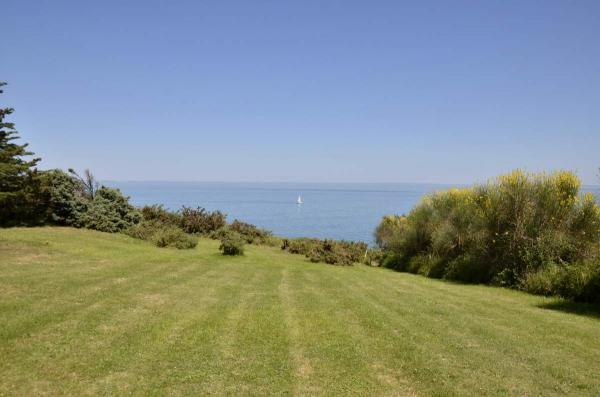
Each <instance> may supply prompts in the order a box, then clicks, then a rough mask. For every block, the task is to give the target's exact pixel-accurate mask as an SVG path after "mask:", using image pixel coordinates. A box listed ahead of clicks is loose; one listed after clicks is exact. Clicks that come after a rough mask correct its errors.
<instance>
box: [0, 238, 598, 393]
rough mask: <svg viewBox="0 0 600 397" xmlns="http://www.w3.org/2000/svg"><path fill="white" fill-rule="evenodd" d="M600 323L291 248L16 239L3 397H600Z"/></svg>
mask: <svg viewBox="0 0 600 397" xmlns="http://www.w3.org/2000/svg"><path fill="white" fill-rule="evenodd" d="M573 310H575V311H580V313H571V312H570V311H573ZM595 313H597V312H594V311H593V309H591V310H590V308H589V307H587V308H586V307H582V306H573V305H570V304H568V303H565V302H561V301H558V300H553V299H549V298H542V297H536V296H531V295H526V294H523V293H519V292H516V291H510V290H505V289H498V288H492V287H485V286H469V285H459V284H452V283H447V282H441V281H437V280H432V279H427V278H425V277H419V276H414V275H408V274H402V273H395V272H392V271H388V270H385V269H376V268H368V267H365V266H354V267H350V268H348V267H333V266H328V265H323V264H313V263H309V262H307V261H306V260H305V259H304V258H303V257H301V256H296V255H290V254H286V253H282V252H280V251H279V250H278V249H275V248H261V247H255V246H247V249H246V255H245V256H243V257H223V256H221V255H219V253H218V242H215V241H210V240H201V241H200V243H199V245H198V247H197V248H196V249H194V250H187V251H186V250H184V251H178V250H172V249H160V248H156V247H154V246H152V245H150V244H149V243H146V242H142V241H138V240H133V239H131V238H128V237H126V236H123V235H111V234H104V233H98V232H93V231H87V230H75V229H69V228H37V229H4V230H0V395H44V394H47V395H57V394H67V395H77V396H80V395H91V394H94V395H97V394H110V395H125V394H134V395H164V394H171V395H206V394H215V395H224V394H229V395H273V394H277V395H321V394H326V395H349V394H355V395H369V396H370V395H400V396H402V395H468V396H473V395H515V396H523V395H528V396H534V395H557V396H558V395H561V396H562V395H567V394H568V395H600V376H599V374H600V318H599V317H598V316H597V315H596V314H595Z"/></svg>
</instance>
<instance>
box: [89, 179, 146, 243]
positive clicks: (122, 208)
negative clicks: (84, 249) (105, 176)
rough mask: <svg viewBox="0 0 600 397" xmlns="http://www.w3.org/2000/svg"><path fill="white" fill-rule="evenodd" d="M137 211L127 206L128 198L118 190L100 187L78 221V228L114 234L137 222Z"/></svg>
mask: <svg viewBox="0 0 600 397" xmlns="http://www.w3.org/2000/svg"><path fill="white" fill-rule="evenodd" d="M140 218H141V216H140V213H139V211H138V210H137V209H136V208H135V207H133V206H132V205H131V204H129V201H128V198H127V197H125V196H123V195H122V194H121V191H120V190H118V189H112V188H108V187H104V186H103V187H101V188H100V189H98V191H97V192H96V194H95V196H94V199H93V200H92V201H91V202H89V203H87V210H86V211H85V212H84V213H83V214H82V215H81V217H80V219H79V223H80V225H79V226H83V227H86V228H88V229H94V230H99V231H102V232H110V233H116V232H120V231H123V230H125V229H127V228H128V227H130V226H132V225H133V224H135V223H137V222H139V220H140Z"/></svg>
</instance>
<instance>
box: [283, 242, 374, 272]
mask: <svg viewBox="0 0 600 397" xmlns="http://www.w3.org/2000/svg"><path fill="white" fill-rule="evenodd" d="M281 249H282V250H284V251H288V252H290V253H292V254H300V255H304V256H306V257H307V258H308V259H310V261H311V262H324V263H327V264H330V265H340V266H349V265H352V264H355V263H361V262H363V261H364V260H365V259H366V254H367V249H368V245H367V244H366V243H363V242H353V241H343V240H321V239H317V238H294V239H283V242H282V245H281Z"/></svg>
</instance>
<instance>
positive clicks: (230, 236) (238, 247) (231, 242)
mask: <svg viewBox="0 0 600 397" xmlns="http://www.w3.org/2000/svg"><path fill="white" fill-rule="evenodd" d="M220 241H221V245H220V246H219V250H220V251H221V252H222V253H223V255H232V256H233V255H244V244H245V243H246V240H245V239H244V238H243V237H242V235H241V234H239V233H238V232H236V231H233V230H228V231H227V232H225V233H223V234H222V235H221V236H220Z"/></svg>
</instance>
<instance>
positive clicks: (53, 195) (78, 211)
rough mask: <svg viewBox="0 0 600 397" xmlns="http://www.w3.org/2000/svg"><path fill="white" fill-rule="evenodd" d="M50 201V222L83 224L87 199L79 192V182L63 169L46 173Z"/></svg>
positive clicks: (72, 224)
mask: <svg viewBox="0 0 600 397" xmlns="http://www.w3.org/2000/svg"><path fill="white" fill-rule="evenodd" d="M46 178H47V183H48V191H49V194H50V202H49V215H50V216H49V218H50V219H49V220H48V221H49V222H51V223H55V224H58V225H68V226H81V223H82V222H81V216H82V214H83V213H84V212H85V211H87V207H88V205H87V200H86V199H85V198H84V197H83V196H82V195H81V194H80V192H79V183H78V181H76V180H75V179H74V178H73V177H72V176H71V175H69V174H67V173H66V172H63V171H61V170H52V171H48V172H47V173H46Z"/></svg>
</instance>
